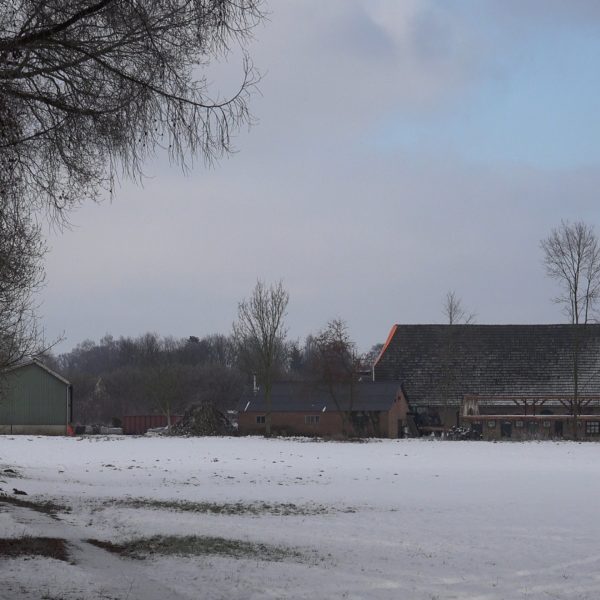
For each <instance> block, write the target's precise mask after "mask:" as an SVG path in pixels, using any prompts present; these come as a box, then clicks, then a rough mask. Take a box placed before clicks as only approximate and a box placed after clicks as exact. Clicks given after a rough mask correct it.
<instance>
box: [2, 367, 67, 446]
mask: <svg viewBox="0 0 600 600" xmlns="http://www.w3.org/2000/svg"><path fill="white" fill-rule="evenodd" d="M72 396H73V392H72V386H71V384H70V383H69V382H68V381H67V380H66V379H65V378H64V377H62V376H61V375H59V374H58V373H55V372H54V371H53V370H52V369H49V368H48V367H47V366H46V365H44V364H43V363H41V362H40V361H39V360H36V359H32V360H29V361H27V362H23V363H20V364H18V365H16V366H14V367H11V368H9V369H6V370H5V371H3V372H2V373H1V374H0V434H19V433H23V434H34V435H66V434H67V433H68V431H67V428H68V425H69V423H70V422H71V419H72V414H73V412H72V411H73V406H72Z"/></svg>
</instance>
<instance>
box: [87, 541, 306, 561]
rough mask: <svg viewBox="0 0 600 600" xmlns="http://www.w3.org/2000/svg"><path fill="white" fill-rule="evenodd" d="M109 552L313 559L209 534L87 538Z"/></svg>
mask: <svg viewBox="0 0 600 600" xmlns="http://www.w3.org/2000/svg"><path fill="white" fill-rule="evenodd" d="M86 541H87V542H88V543H90V544H93V545H95V546H97V547H99V548H103V549H104V550H108V551H109V552H114V553H115V554H119V555H121V556H127V557H130V558H136V559H143V558H146V557H148V556H153V555H162V556H169V555H179V556H208V555H210V556H215V555H216V556H227V557H230V558H252V559H254V560H264V561H274V562H281V561H285V560H291V561H294V562H307V561H308V562H314V561H315V557H314V556H310V555H307V554H305V553H302V552H300V551H298V550H295V549H292V548H284V547H281V546H272V545H269V544H257V543H253V542H245V541H242V540H229V539H225V538H219V537H209V536H194V535H189V536H160V535H156V536H153V537H149V538H138V539H133V540H129V541H127V542H123V543H121V544H114V543H113V542H104V541H101V540H92V539H90V540H86Z"/></svg>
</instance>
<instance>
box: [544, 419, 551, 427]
mask: <svg viewBox="0 0 600 600" xmlns="http://www.w3.org/2000/svg"><path fill="white" fill-rule="evenodd" d="M544 427H545V428H546V429H549V428H550V421H544Z"/></svg>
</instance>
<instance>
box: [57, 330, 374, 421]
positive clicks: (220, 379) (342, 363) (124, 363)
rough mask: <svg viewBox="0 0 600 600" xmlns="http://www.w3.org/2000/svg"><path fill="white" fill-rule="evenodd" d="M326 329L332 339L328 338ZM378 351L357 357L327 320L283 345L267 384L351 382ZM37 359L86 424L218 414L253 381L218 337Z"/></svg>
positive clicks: (245, 363) (247, 366)
mask: <svg viewBox="0 0 600 600" xmlns="http://www.w3.org/2000/svg"><path fill="white" fill-rule="evenodd" d="M331 327H334V329H333V331H337V332H338V334H339V335H338V337H337V338H336V339H332V337H331V331H332V329H331ZM336 328H337V329H336ZM327 332H329V333H327ZM378 349H379V346H375V347H373V349H372V350H371V352H370V353H368V354H366V355H364V356H359V355H358V354H357V353H356V352H355V348H354V344H353V343H352V342H351V341H350V339H349V337H348V335H347V332H346V326H345V324H344V323H343V322H342V321H339V320H337V321H333V322H332V323H330V324H329V325H328V326H327V327H326V328H325V329H324V330H323V331H322V332H319V333H318V334H316V335H314V336H313V335H309V336H308V337H307V338H306V340H305V341H304V342H303V343H300V342H298V341H286V342H285V343H283V344H282V345H281V347H280V348H279V349H278V352H277V353H276V361H275V364H274V371H273V372H274V378H275V380H310V379H314V378H321V377H323V376H324V375H323V374H324V373H327V376H329V377H336V378H337V379H339V380H342V379H344V378H348V377H358V376H359V375H360V372H361V371H365V370H368V369H369V368H370V365H371V363H372V361H373V357H374V356H375V355H376V354H377V351H378ZM45 361H46V363H47V364H48V365H49V366H50V367H51V368H54V369H55V370H57V371H58V372H59V373H61V374H62V375H64V376H65V377H66V378H67V379H69V381H70V382H71V383H72V384H73V388H74V405H73V407H74V413H73V419H74V421H75V422H77V423H86V424H87V423H103V424H111V423H113V424H118V422H119V420H120V419H121V418H122V417H123V416H124V415H127V414H153V413H161V414H165V415H172V414H180V413H181V412H183V411H185V410H186V409H187V408H189V407H190V406H192V405H194V404H200V403H207V402H208V403H212V404H214V405H215V406H216V407H217V408H219V409H220V410H228V409H232V408H235V407H236V406H237V403H238V401H239V398H240V396H241V394H242V393H243V390H244V387H245V386H250V385H253V379H254V377H255V375H256V366H255V362H256V361H255V360H254V357H253V356H252V353H251V352H248V348H242V347H240V345H239V343H237V342H236V340H235V338H234V337H233V336H232V335H229V336H228V335H221V334H214V335H208V336H206V337H203V338H199V337H196V336H189V337H188V338H185V339H175V338H173V337H161V336H159V335H157V334H155V333H146V334H144V335H141V336H139V337H119V338H114V337H113V336H112V335H106V336H105V337H103V338H102V339H101V340H100V341H99V342H97V343H96V342H94V341H91V340H86V341H84V342H82V343H80V344H78V345H77V346H76V347H75V348H74V349H73V350H71V351H70V352H68V353H65V354H61V355H59V356H58V357H53V356H49V357H46V358H45ZM258 383H259V384H260V383H261V382H260V376H259V381H258Z"/></svg>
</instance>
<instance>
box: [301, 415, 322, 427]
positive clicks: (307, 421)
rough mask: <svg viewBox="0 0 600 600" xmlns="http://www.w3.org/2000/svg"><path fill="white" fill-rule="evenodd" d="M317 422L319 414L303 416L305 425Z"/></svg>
mask: <svg viewBox="0 0 600 600" xmlns="http://www.w3.org/2000/svg"><path fill="white" fill-rule="evenodd" d="M318 423H319V415H306V416H305V417H304V424H305V425H317V424H318Z"/></svg>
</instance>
